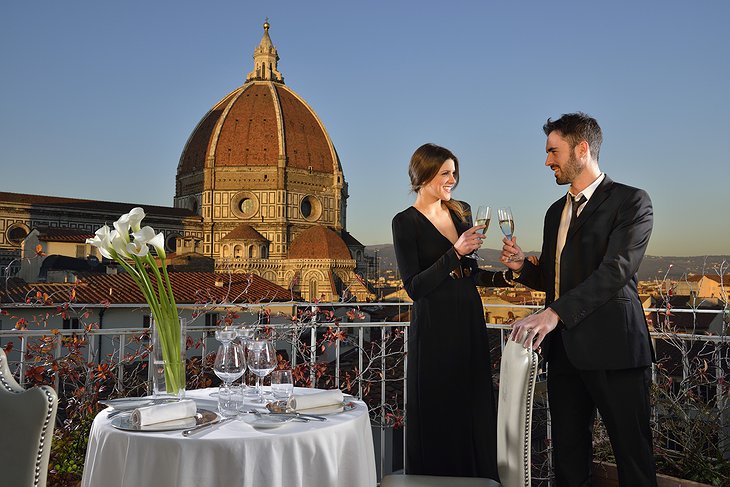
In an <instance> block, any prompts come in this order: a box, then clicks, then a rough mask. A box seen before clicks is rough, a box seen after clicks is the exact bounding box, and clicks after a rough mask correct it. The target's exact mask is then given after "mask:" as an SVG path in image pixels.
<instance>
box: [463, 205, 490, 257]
mask: <svg viewBox="0 0 730 487" xmlns="http://www.w3.org/2000/svg"><path fill="white" fill-rule="evenodd" d="M491 219H492V209H491V208H490V207H489V206H485V205H481V206H479V208H477V215H476V218H475V219H474V224H475V225H486V226H485V227H484V228H482V229H481V230H477V233H479V234H481V235H484V234H485V233H487V229H488V228H489V222H490V220H491ZM464 257H469V258H470V259H481V257H479V255H478V254H477V251H476V250H475V251H473V252H472V253H471V254H468V255H465V256H464Z"/></svg>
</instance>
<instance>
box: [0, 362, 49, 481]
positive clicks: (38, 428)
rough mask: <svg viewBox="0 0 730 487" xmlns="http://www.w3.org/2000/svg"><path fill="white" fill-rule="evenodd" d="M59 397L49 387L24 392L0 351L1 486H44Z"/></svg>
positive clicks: (34, 388)
mask: <svg viewBox="0 0 730 487" xmlns="http://www.w3.org/2000/svg"><path fill="white" fill-rule="evenodd" d="M57 408H58V397H57V396H56V391H54V390H53V388H51V387H48V386H41V387H32V388H30V389H27V390H26V389H23V388H22V387H21V386H20V385H19V384H18V383H17V382H16V381H15V379H14V378H13V376H12V374H11V373H10V368H9V367H8V361H7V357H6V356H5V352H4V351H3V350H2V349H0V431H1V432H2V433H0V473H1V478H2V480H1V483H2V485H8V486H10V485H12V486H13V487H45V485H46V477H47V474H48V459H49V456H50V454H51V439H52V437H53V426H54V423H55V421H56V409H57Z"/></svg>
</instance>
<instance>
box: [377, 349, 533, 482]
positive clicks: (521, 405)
mask: <svg viewBox="0 0 730 487" xmlns="http://www.w3.org/2000/svg"><path fill="white" fill-rule="evenodd" d="M536 379H537V354H536V353H535V352H533V351H532V350H528V349H525V348H524V347H523V346H522V345H521V344H519V343H517V342H513V341H512V340H509V341H508V342H507V345H505V347H504V350H503V351H502V362H501V365H500V372H499V400H498V406H497V468H498V469H499V477H500V480H501V483H499V482H496V481H494V480H490V479H483V478H464V477H438V476H428V475H397V474H392V475H386V476H385V477H384V478H383V481H382V482H381V484H380V486H381V487H496V486H502V487H530V475H531V472H530V448H531V437H532V400H533V396H534V393H535V381H536Z"/></svg>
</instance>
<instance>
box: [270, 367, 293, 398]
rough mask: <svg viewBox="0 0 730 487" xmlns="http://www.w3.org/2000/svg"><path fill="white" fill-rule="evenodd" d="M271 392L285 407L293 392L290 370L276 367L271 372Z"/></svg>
mask: <svg viewBox="0 0 730 487" xmlns="http://www.w3.org/2000/svg"><path fill="white" fill-rule="evenodd" d="M271 394H272V395H273V396H274V399H275V400H277V401H281V402H282V403H283V404H284V406H285V407H286V406H287V405H288V404H289V399H291V397H292V394H294V379H293V378H292V373H291V370H289V369H276V370H275V371H273V372H272V373H271Z"/></svg>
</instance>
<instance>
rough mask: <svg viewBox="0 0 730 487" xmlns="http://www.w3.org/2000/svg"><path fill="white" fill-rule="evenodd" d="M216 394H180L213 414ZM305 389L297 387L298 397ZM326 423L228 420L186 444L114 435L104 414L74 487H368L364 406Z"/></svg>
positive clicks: (371, 476) (370, 460)
mask: <svg viewBox="0 0 730 487" xmlns="http://www.w3.org/2000/svg"><path fill="white" fill-rule="evenodd" d="M214 390H216V389H200V390H194V391H187V393H186V398H192V399H195V400H196V402H197V403H198V407H202V408H205V409H210V410H214V411H215V410H216V408H217V403H216V399H215V398H213V397H210V393H211V392H213V391H214ZM307 391H314V390H313V389H301V388H297V389H296V393H297V394H300V393H303V392H307ZM356 404H357V407H356V408H355V409H354V410H352V411H347V412H343V413H339V414H334V415H330V416H328V419H327V421H322V422H320V421H310V422H308V423H303V422H296V421H292V422H289V423H287V424H285V425H283V426H281V427H278V428H272V429H254V428H253V427H252V426H250V425H248V424H247V423H245V422H243V421H240V420H236V421H231V422H227V423H224V424H222V425H216V426H213V427H212V428H209V429H208V430H207V431H203V432H200V433H198V434H196V435H194V436H191V437H189V438H185V437H183V436H182V433H181V432H180V431H169V432H154V433H153V432H144V433H138V432H129V431H122V430H119V429H116V428H114V427H113V426H112V425H111V421H110V420H109V419H108V418H107V415H108V411H110V410H105V411H102V412H100V413H99V414H98V415H97V417H96V418H95V419H94V423H93V425H92V427H91V434H90V435H89V445H88V448H87V451H86V463H85V466H84V476H83V480H82V482H81V485H82V487H117V486H118V487H146V486H150V487H205V486H223V487H239V486H242V487H270V486H271V487H274V486H282V487H328V486H332V487H335V486H338V487H339V486H347V487H374V486H375V485H376V484H377V479H376V472H375V453H374V450H373V438H372V431H371V429H370V418H369V416H368V412H367V407H366V406H365V405H364V404H363V403H362V402H359V401H356Z"/></svg>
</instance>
